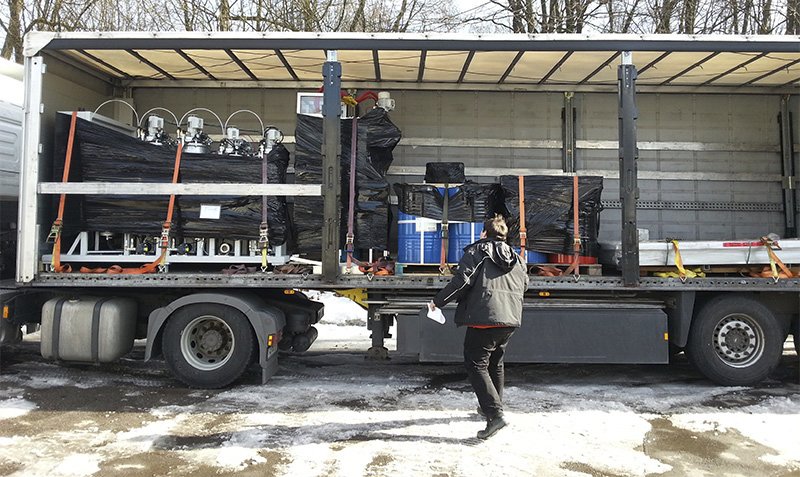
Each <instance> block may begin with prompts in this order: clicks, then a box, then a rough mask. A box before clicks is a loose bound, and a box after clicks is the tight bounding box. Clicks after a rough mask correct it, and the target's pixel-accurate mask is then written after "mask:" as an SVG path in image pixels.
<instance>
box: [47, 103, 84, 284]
mask: <svg viewBox="0 0 800 477" xmlns="http://www.w3.org/2000/svg"><path fill="white" fill-rule="evenodd" d="M77 122H78V112H77V111H73V112H72V120H71V121H70V123H69V138H68V139H67V155H66V158H65V159H64V174H63V176H62V178H61V183H62V184H66V183H67V182H69V169H70V165H71V164H72V148H73V145H74V144H75V126H76V124H77ZM66 202H67V194H61V198H60V199H59V201H58V217H56V220H55V222H53V226H52V227H51V228H50V234H49V235H48V236H47V241H48V242H49V241H50V240H53V242H54V243H53V258H52V261H51V262H50V264H51V265H52V268H53V271H54V272H56V273H69V272H71V271H72V267H71V266H70V265H69V264H66V263H65V264H64V265H62V264H61V230H62V229H63V226H64V205H65V204H66Z"/></svg>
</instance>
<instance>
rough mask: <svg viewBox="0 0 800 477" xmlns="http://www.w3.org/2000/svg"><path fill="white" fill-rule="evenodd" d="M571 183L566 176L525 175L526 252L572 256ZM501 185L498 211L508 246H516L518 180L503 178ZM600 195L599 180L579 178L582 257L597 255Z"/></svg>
mask: <svg viewBox="0 0 800 477" xmlns="http://www.w3.org/2000/svg"><path fill="white" fill-rule="evenodd" d="M572 184H573V179H572V177H567V176H525V228H526V231H527V236H528V240H527V242H526V248H527V249H529V250H535V251H537V252H543V253H562V254H572V252H573V248H572V243H573V223H572V217H573V209H572V202H573V199H572ZM500 185H501V187H502V194H503V199H504V201H503V207H502V209H500V210H499V212H500V213H502V214H503V215H504V216H506V218H507V221H508V226H509V243H511V244H512V245H515V246H516V245H519V193H518V190H519V177H518V176H502V177H501V178H500ZM602 192H603V178H602V177H598V176H581V177H580V178H579V179H578V195H579V197H578V202H579V211H578V214H579V221H580V224H579V233H580V238H581V243H582V254H584V255H590V256H594V255H596V254H597V234H598V232H599V228H600V219H599V216H600V211H601V210H602V205H601V203H600V196H601V194H602Z"/></svg>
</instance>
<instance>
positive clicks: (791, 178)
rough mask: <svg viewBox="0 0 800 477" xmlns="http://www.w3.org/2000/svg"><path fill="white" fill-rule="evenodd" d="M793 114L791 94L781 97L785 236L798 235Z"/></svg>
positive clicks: (780, 116) (780, 120)
mask: <svg viewBox="0 0 800 477" xmlns="http://www.w3.org/2000/svg"><path fill="white" fill-rule="evenodd" d="M793 120H794V118H792V114H791V112H790V110H789V96H782V97H781V109H780V113H779V115H778V123H779V124H780V151H781V170H782V171H783V180H782V181H781V182H782V184H783V210H784V223H785V225H786V231H785V236H786V237H796V236H797V223H796V222H795V211H796V210H797V206H796V204H797V199H796V194H797V192H796V191H797V175H796V172H795V169H794V148H793V141H792V133H793V129H792V122H793Z"/></svg>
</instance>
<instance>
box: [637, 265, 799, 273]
mask: <svg viewBox="0 0 800 477" xmlns="http://www.w3.org/2000/svg"><path fill="white" fill-rule="evenodd" d="M765 268H769V265H706V266H702V267H699V266H687V267H686V269H687V270H692V271H696V270H701V271H702V272H703V273H704V274H705V275H706V276H708V275H717V276H731V275H734V276H752V275H751V273H756V274H757V273H759V272H762V271H763V270H764V269H765ZM790 268H792V270H796V267H790ZM639 270H640V272H641V273H640V275H641V276H650V275H653V274H655V273H670V272H672V273H678V269H677V268H676V267H674V266H671V267H669V266H667V267H653V266H646V267H639ZM778 270H779V271H780V269H778Z"/></svg>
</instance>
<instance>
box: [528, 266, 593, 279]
mask: <svg viewBox="0 0 800 477" xmlns="http://www.w3.org/2000/svg"><path fill="white" fill-rule="evenodd" d="M539 266H542V267H553V268H557V269H559V270H561V272H562V273H563V272H565V271H566V270H567V269H568V268H569V267H570V264H561V263H542V264H528V274H529V275H538V274H539V273H538V269H537V267H539ZM578 274H579V275H586V276H589V277H600V276H602V275H603V265H601V264H599V263H592V264H580V265H578Z"/></svg>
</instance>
